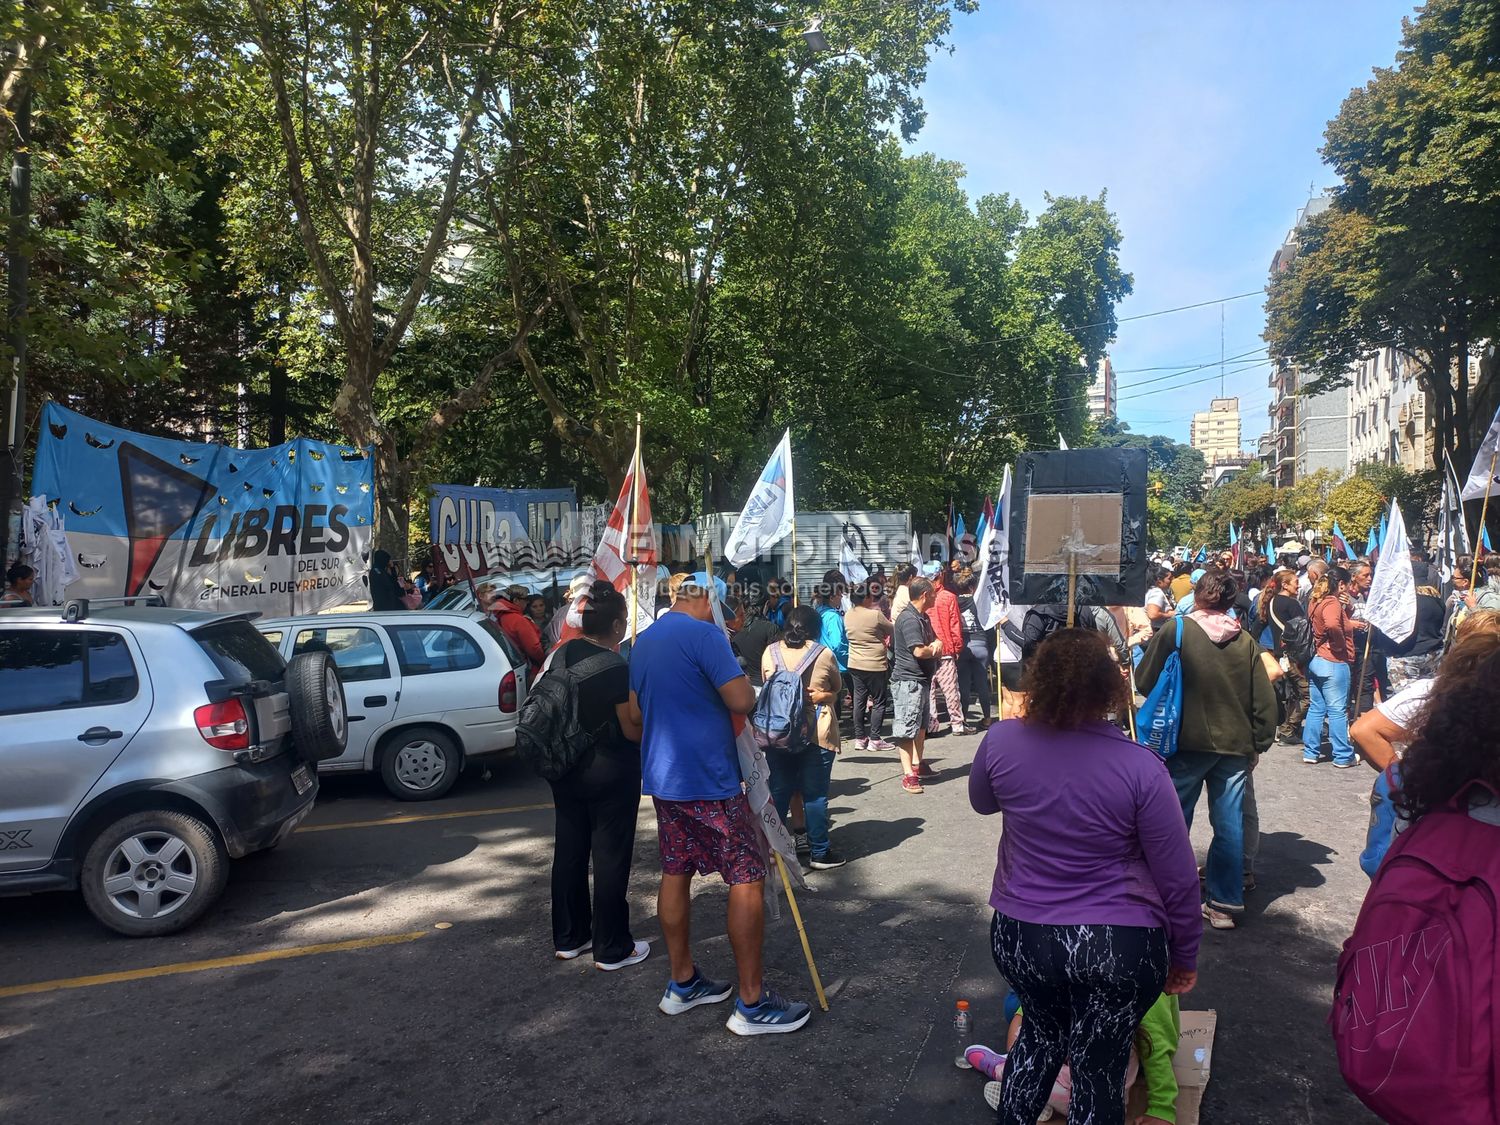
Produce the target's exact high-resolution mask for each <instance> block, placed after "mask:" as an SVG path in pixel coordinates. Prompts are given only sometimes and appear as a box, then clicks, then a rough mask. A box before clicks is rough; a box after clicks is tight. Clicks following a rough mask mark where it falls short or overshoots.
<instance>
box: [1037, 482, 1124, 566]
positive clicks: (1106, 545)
mask: <svg viewBox="0 0 1500 1125" xmlns="http://www.w3.org/2000/svg"><path fill="white" fill-rule="evenodd" d="M1124 503H1125V498H1124V497H1123V496H1121V495H1120V493H1118V492H1051V493H1047V492H1044V493H1040V494H1037V493H1033V494H1031V495H1030V496H1028V497H1027V502H1026V563H1025V565H1026V573H1028V574H1066V573H1068V569H1069V566H1070V564H1071V565H1072V567H1073V569H1074V573H1076V574H1108V575H1116V574H1119V573H1120V525H1121V521H1122V519H1123V515H1124Z"/></svg>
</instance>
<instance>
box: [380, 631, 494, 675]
mask: <svg viewBox="0 0 1500 1125" xmlns="http://www.w3.org/2000/svg"><path fill="white" fill-rule="evenodd" d="M389 631H390V634H391V640H392V641H394V642H395V644H396V663H398V664H400V665H401V673H402V675H406V676H424V675H427V674H429V673H432V672H462V671H464V670H466V669H469V668H478V667H481V666H482V665H483V664H484V653H482V652H481V651H479V645H478V644H476V643H475V641H474V638H473V637H471V636H469V634H468V633H466V632H464V631H463V630H462V629H459V628H457V627H456V626H453V625H391V626H389Z"/></svg>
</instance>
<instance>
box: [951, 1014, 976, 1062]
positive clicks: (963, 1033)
mask: <svg viewBox="0 0 1500 1125" xmlns="http://www.w3.org/2000/svg"><path fill="white" fill-rule="evenodd" d="M953 1038H954V1040H955V1041H956V1042H955V1044H954V1054H953V1065H954V1066H956V1067H958V1068H960V1069H961V1070H973V1069H974V1068H973V1067H972V1066H971V1065H969V1060H968V1059H966V1058H965V1057H964V1048H966V1047H967V1046H969V1044H971V1043H973V1042H974V1021H973V1017H971V1016H970V1015H969V1002H968V1001H967V1000H960V1001H959V1002H958V1004H957V1005H956V1006H955V1007H954V1009H953Z"/></svg>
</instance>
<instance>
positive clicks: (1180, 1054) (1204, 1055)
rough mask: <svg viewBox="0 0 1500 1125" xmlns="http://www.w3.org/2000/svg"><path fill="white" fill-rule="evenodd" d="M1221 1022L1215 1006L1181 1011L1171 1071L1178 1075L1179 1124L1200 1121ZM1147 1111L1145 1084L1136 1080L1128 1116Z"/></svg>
mask: <svg viewBox="0 0 1500 1125" xmlns="http://www.w3.org/2000/svg"><path fill="white" fill-rule="evenodd" d="M1218 1025H1219V1013H1218V1012H1217V1011H1216V1010H1215V1009H1213V1008H1210V1009H1209V1010H1208V1011H1206V1012H1189V1011H1186V1010H1184V1011H1183V1012H1182V1013H1181V1022H1180V1024H1179V1029H1180V1030H1179V1034H1178V1039H1177V1054H1176V1055H1174V1056H1173V1057H1172V1072H1173V1073H1174V1074H1175V1075H1176V1076H1177V1125H1198V1112H1199V1110H1200V1108H1201V1107H1202V1105H1203V1088H1204V1087H1205V1086H1207V1085H1208V1075H1209V1069H1210V1066H1211V1064H1212V1062H1213V1054H1214V1031H1215V1030H1216V1029H1217V1027H1218ZM1145 1112H1146V1088H1145V1086H1144V1085H1143V1084H1142V1083H1141V1082H1139V1081H1137V1082H1136V1084H1135V1085H1134V1086H1133V1087H1131V1090H1130V1099H1129V1116H1130V1117H1135V1116H1136V1115H1138V1114H1142V1113H1145Z"/></svg>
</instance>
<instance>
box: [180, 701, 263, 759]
mask: <svg viewBox="0 0 1500 1125" xmlns="http://www.w3.org/2000/svg"><path fill="white" fill-rule="evenodd" d="M193 722H195V723H197V724H198V733H199V734H201V735H202V736H203V741H204V742H206V743H208V744H209V745H210V746H212V747H215V748H216V749H219V750H248V749H250V717H249V716H248V715H246V714H245V705H244V704H243V703H241V702H240V701H239V700H238V699H226V700H224V702H222V703H209V704H206V705H205V706H203V707H199V708H198V709H197V710H196V711H194V712H193Z"/></svg>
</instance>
